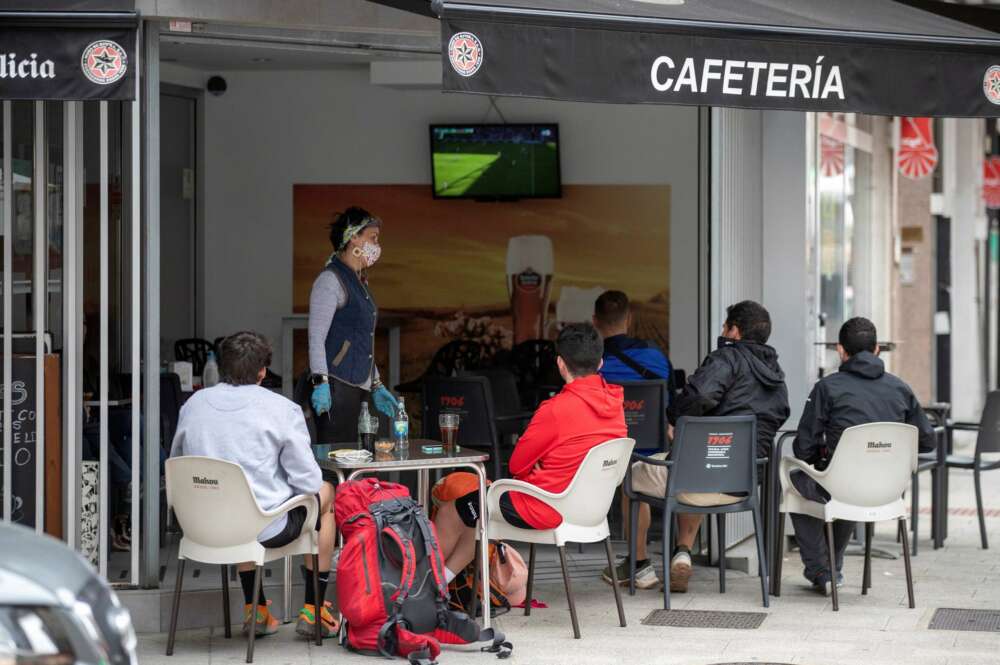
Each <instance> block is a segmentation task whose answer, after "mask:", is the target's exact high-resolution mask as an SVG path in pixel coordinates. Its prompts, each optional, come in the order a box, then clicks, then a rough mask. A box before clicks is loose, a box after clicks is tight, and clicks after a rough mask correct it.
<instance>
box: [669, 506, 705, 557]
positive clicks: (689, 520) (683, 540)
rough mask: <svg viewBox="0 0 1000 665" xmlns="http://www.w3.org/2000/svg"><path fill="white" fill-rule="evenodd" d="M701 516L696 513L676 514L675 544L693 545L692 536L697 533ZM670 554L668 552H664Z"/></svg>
mask: <svg viewBox="0 0 1000 665" xmlns="http://www.w3.org/2000/svg"><path fill="white" fill-rule="evenodd" d="M701 520H702V516H701V515H697V514H690V515H689V514H686V513H681V514H679V515H678V516H677V545H678V546H684V547H687V548H688V549H691V548H692V547H693V546H694V538H695V536H697V535H698V528H699V527H701ZM666 554H667V556H670V553H669V552H668V553H666Z"/></svg>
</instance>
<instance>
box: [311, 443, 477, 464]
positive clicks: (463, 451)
mask: <svg viewBox="0 0 1000 665" xmlns="http://www.w3.org/2000/svg"><path fill="white" fill-rule="evenodd" d="M425 445H438V446H440V445H441V442H440V441H432V440H430V439H410V449H409V450H407V451H406V453H405V455H401V454H400V452H399V451H398V450H393V451H392V452H391V453H385V454H383V453H376V454H375V458H374V459H372V460H370V461H368V462H345V461H343V460H337V459H333V458H330V457H328V456H327V455H328V453H330V452H331V451H334V450H341V449H343V448H352V449H353V448H356V447H357V444H356V443H353V442H352V443H333V444H324V445H319V446H313V455H315V456H316V461H317V462H319V465H320V467H322V468H324V469H331V470H335V469H388V470H392V469H393V468H394V467H403V466H406V467H414V466H426V467H436V466H437V467H448V466H456V465H460V464H478V463H480V462H485V461H487V460H489V458H490V455H489V453H487V452H483V451H481V450H475V449H472V448H463V447H461V446H458V447H457V448H456V449H455V450H445V451H442V452H440V453H425V452H424V451H422V450H421V449H420V447H421V446H425Z"/></svg>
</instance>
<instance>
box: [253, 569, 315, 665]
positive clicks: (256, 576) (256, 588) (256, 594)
mask: <svg viewBox="0 0 1000 665" xmlns="http://www.w3.org/2000/svg"><path fill="white" fill-rule="evenodd" d="M260 571H261V566H257V567H256V568H255V569H254V573H253V602H252V603H251V604H250V634H249V636H248V637H247V662H248V663H252V662H253V645H254V638H256V637H257V603H258V602H259V600H260ZM317 623H318V622H317Z"/></svg>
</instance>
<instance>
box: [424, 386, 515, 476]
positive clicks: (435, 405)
mask: <svg viewBox="0 0 1000 665" xmlns="http://www.w3.org/2000/svg"><path fill="white" fill-rule="evenodd" d="M422 401H423V437H424V438H426V439H434V440H438V439H440V437H441V432H440V429H439V426H438V416H439V415H440V414H442V413H457V414H458V417H459V424H458V445H459V446H461V447H463V448H481V449H487V450H489V451H490V456H491V457H492V462H493V463H492V467H493V479H494V480H496V479H498V478H500V477H502V476H501V472H502V468H503V460H502V458H501V456H500V452H501V451H500V440H499V437H498V436H497V430H496V415H495V413H494V411H493V395H492V391H491V390H490V382H489V379H487V378H486V377H484V376H452V377H444V376H431V377H428V378H427V379H426V380H425V381H424V384H423V400H422Z"/></svg>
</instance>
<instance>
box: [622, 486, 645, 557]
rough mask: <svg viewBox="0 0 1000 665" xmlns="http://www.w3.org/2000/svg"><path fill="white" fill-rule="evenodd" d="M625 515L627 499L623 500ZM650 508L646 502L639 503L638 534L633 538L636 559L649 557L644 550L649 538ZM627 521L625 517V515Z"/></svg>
mask: <svg viewBox="0 0 1000 665" xmlns="http://www.w3.org/2000/svg"><path fill="white" fill-rule="evenodd" d="M623 503H624V505H625V507H626V508H625V510H626V513H625V514H626V515H628V512H627V511H628V500H627V499H626V500H625V501H624V502H623ZM650 519H651V518H650V510H649V504H648V503H640V504H639V520H638V521H639V524H638V531H637V533H638V535H637V536H636V538H635V558H636V560H637V561H645V560H646V559H648V558H649V553H648V552H647V551H646V540H648V539H649V522H650ZM626 521H627V517H626Z"/></svg>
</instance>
